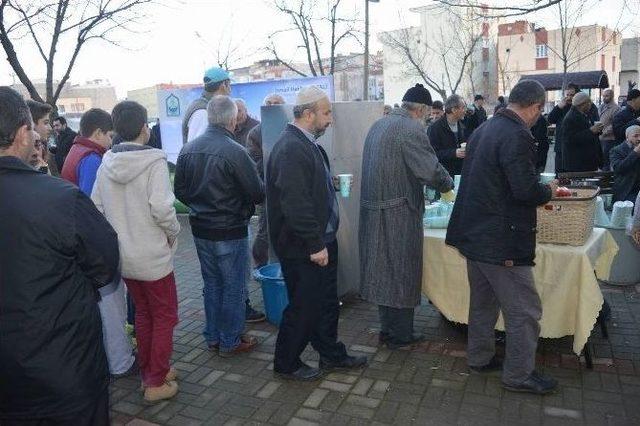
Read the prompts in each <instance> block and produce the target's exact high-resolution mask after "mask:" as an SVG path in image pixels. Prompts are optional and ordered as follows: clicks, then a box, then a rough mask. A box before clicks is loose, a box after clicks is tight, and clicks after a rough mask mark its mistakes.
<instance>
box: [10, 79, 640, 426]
mask: <svg viewBox="0 0 640 426" xmlns="http://www.w3.org/2000/svg"><path fill="white" fill-rule="evenodd" d="M230 93H231V81H230V76H229V74H228V73H227V72H226V71H225V70H223V69H221V68H212V69H210V70H208V71H206V73H205V76H204V79H203V92H202V95H201V96H200V97H199V98H198V99H196V100H195V101H194V102H193V103H192V104H191V105H190V106H189V107H188V109H187V111H186V113H185V116H184V120H183V126H182V137H183V143H184V146H183V148H182V150H181V151H180V153H179V155H178V159H177V163H176V167H175V181H174V187H173V188H172V186H171V182H170V175H169V169H168V166H167V157H166V154H165V153H164V151H162V150H161V149H159V148H158V145H157V144H156V142H158V143H159V141H160V138H159V135H157V136H155V137H154V135H153V132H154V131H153V130H152V129H150V128H149V124H148V117H147V111H146V110H145V108H144V107H143V106H141V105H140V104H138V103H136V102H132V101H123V102H120V103H118V104H117V105H116V106H115V107H114V108H113V111H112V112H111V113H109V112H107V111H104V110H101V109H91V110H89V111H87V112H86V113H85V114H84V115H83V116H82V118H81V120H80V129H79V133H78V134H75V132H73V131H72V130H71V129H70V128H69V127H68V124H67V122H66V121H65V119H64V118H63V117H56V118H55V119H54V120H53V131H54V132H55V138H56V141H57V143H56V146H55V149H54V150H49V149H48V148H47V143H46V141H47V140H48V139H49V137H50V133H51V132H52V127H51V124H50V122H49V120H50V117H51V112H52V108H51V106H48V105H45V104H41V103H37V102H35V101H26V102H25V101H24V100H23V99H22V97H21V96H20V95H19V94H18V93H16V92H15V91H13V90H12V89H10V88H7V87H1V88H0V176H1V178H0V198H2V199H3V203H2V204H1V205H0V253H2V255H3V256H2V261H1V262H2V267H1V268H0V285H1V286H2V289H1V292H2V297H1V298H0V312H1V313H2V315H1V316H0V335H1V336H2V340H1V341H0V377H2V380H0V422H1V423H2V424H3V425H5V424H6V425H35V424H38V425H42V424H45V425H48V424H69V425H72V424H73V425H85V424H86V425H101V424H108V421H109V420H108V419H109V403H108V399H109V398H108V395H109V394H108V384H109V380H110V378H117V377H123V376H132V375H139V377H140V379H141V382H140V390H141V392H143V395H144V399H145V400H146V401H147V402H150V403H153V402H157V401H161V400H165V399H169V398H172V397H173V396H175V395H176V394H177V393H178V389H179V385H178V372H177V371H176V369H175V368H173V367H172V366H171V364H170V359H171V354H172V350H173V329H174V327H175V326H176V325H177V323H178V297H177V290H176V279H175V275H174V255H175V252H176V249H177V240H178V234H179V233H180V224H179V222H178V219H177V216H176V211H175V208H174V202H175V200H176V198H177V199H178V200H180V201H181V202H183V203H184V204H185V205H187V206H188V207H189V209H190V214H189V223H190V227H191V232H192V235H193V239H194V243H195V248H196V251H197V255H198V259H199V262H200V267H201V273H202V278H203V282H204V286H203V301H204V312H205V324H204V329H203V337H204V341H205V344H206V346H207V348H208V349H209V350H210V351H211V352H213V353H216V354H217V355H218V356H220V357H223V358H229V357H235V356H241V355H242V354H243V353H246V352H249V351H252V350H254V349H255V348H256V346H257V345H258V343H259V342H258V340H257V339H256V338H255V337H254V336H251V335H248V334H245V323H247V322H256V321H262V320H264V319H265V316H264V314H263V313H262V312H259V311H256V310H255V309H254V308H253V307H252V306H251V304H250V301H249V297H248V287H247V285H248V281H249V273H250V269H251V267H250V265H251V264H253V265H254V267H261V266H264V265H266V264H267V263H268V261H269V247H270V246H271V247H272V248H273V251H274V252H275V255H276V256H277V258H278V260H279V262H280V264H281V268H282V274H283V277H284V280H285V282H286V287H287V293H288V298H289V304H288V306H287V307H286V308H285V310H284V313H283V318H282V322H281V324H280V329H279V332H278V338H277V341H276V347H275V356H274V368H273V371H274V373H275V374H276V375H277V376H279V377H280V378H282V379H285V380H295V381H307V380H317V379H319V378H320V377H322V376H323V374H324V373H326V372H328V371H332V370H349V369H358V368H362V367H364V366H366V365H367V363H368V359H367V357H365V356H354V355H351V354H349V353H348V352H347V350H346V347H345V345H344V344H343V343H341V342H340V340H339V338H338V321H339V315H340V309H339V301H338V294H337V292H338V290H337V271H338V250H339V247H338V242H337V238H336V235H337V233H338V230H339V226H340V209H339V204H338V200H337V197H336V190H337V189H339V185H338V181H337V179H336V177H335V176H334V174H333V173H332V170H331V164H330V161H329V156H328V155H327V153H326V152H325V150H324V149H323V148H322V146H321V145H320V144H319V143H318V138H320V137H321V136H322V135H323V134H324V133H325V131H326V129H327V128H328V127H329V126H330V125H331V124H332V122H333V115H332V107H331V102H330V100H329V97H328V96H327V94H326V93H325V92H324V91H323V90H321V89H319V88H318V87H316V86H308V87H304V88H302V89H301V90H300V91H299V93H298V94H297V97H296V100H295V103H294V105H293V117H294V118H293V121H292V122H291V123H289V124H288V125H287V126H286V128H285V130H284V131H283V132H282V134H281V135H280V136H279V139H278V141H277V142H276V144H275V145H274V147H273V149H272V151H271V153H270V155H269V157H268V159H267V160H266V161H265V159H264V154H263V149H262V132H261V124H260V123H259V122H258V121H257V120H255V119H254V118H252V117H250V116H249V114H248V112H247V108H246V105H245V103H244V102H243V101H242V100H241V99H232V98H231V97H230ZM501 98H502V99H499V103H498V105H497V106H496V107H495V109H494V114H493V117H492V118H489V119H488V117H487V112H486V110H485V107H484V102H485V100H484V98H483V97H482V96H480V95H477V96H475V98H474V101H473V104H472V105H471V106H467V105H466V103H465V101H464V99H463V98H462V97H460V96H459V95H455V94H454V95H451V96H449V97H448V98H447V99H445V100H444V102H440V101H435V102H434V101H433V100H432V98H431V94H430V93H429V91H428V90H427V89H426V88H425V87H423V86H422V85H420V84H417V85H415V86H414V87H411V88H409V89H408V90H407V91H406V93H405V95H404V97H403V99H402V103H401V104H400V105H398V106H397V107H396V108H389V109H385V112H384V116H383V117H381V118H380V119H379V120H377V121H376V122H375V123H374V124H373V125H372V127H371V128H370V130H369V132H368V135H367V137H366V140H365V144H364V152H363V159H362V179H361V181H362V183H361V185H362V186H361V199H360V228H359V231H358V239H359V250H360V253H359V257H360V275H361V287H360V294H361V296H362V297H363V299H365V300H367V301H369V302H371V303H373V304H375V305H377V307H378V311H379V318H380V334H379V342H380V344H381V345H385V346H387V347H388V348H390V349H392V350H395V349H407V348H411V347H413V346H414V345H416V344H419V343H420V342H422V341H424V340H425V337H424V336H423V335H421V334H420V333H419V332H418V331H417V330H415V328H414V310H415V308H416V306H418V305H419V304H420V300H421V281H422V268H423V265H422V256H423V253H422V250H423V241H422V238H423V235H422V232H421V230H422V215H423V212H424V206H425V199H424V191H423V188H424V186H427V187H429V188H432V189H435V190H436V191H438V192H439V193H440V197H441V198H442V199H443V200H444V201H450V202H452V201H454V200H455V201H456V202H455V204H454V208H453V213H452V217H451V222H450V225H449V228H448V232H447V243H448V244H450V245H452V246H454V247H456V248H457V249H458V250H459V251H460V253H462V254H463V255H464V256H465V257H466V259H467V268H468V278H469V283H470V288H471V303H470V311H469V342H468V365H469V368H470V370H471V371H473V372H475V373H480V374H482V373H485V372H490V371H495V370H501V371H502V383H503V386H504V387H505V388H506V389H508V390H511V391H518V392H532V393H537V394H545V393H548V392H551V391H553V390H554V389H555V387H556V386H557V382H556V381H555V380H554V379H553V378H550V377H547V376H544V375H542V374H540V373H539V372H537V371H536V370H535V353H536V347H537V341H538V335H539V332H540V327H539V320H540V318H541V315H542V308H541V304H540V298H539V296H538V294H537V292H536V290H535V286H534V282H533V272H532V271H533V261H534V257H535V244H536V241H535V229H536V207H537V206H539V205H542V204H545V203H546V202H548V201H549V200H550V199H551V197H552V196H553V194H554V192H555V190H556V189H557V181H552V182H550V183H548V184H542V183H540V181H539V179H538V174H539V173H540V171H541V170H544V167H545V164H546V156H547V151H548V149H549V140H548V136H547V128H548V123H547V121H546V119H545V118H544V117H543V116H542V110H543V108H544V105H545V91H544V88H543V87H542V86H541V85H540V84H539V83H537V82H534V81H529V80H524V81H521V82H519V83H518V84H517V85H516V86H515V87H514V88H513V89H512V91H511V93H510V95H509V97H508V100H505V99H504V97H501ZM284 103H285V100H284V99H283V98H282V97H281V96H279V95H277V94H272V95H269V96H267V97H266V98H265V100H264V105H266V106H269V105H281V104H284ZM639 115H640V91H638V90H635V89H634V90H631V91H630V92H629V94H628V96H627V104H626V106H625V107H623V108H619V107H618V106H617V105H615V104H614V103H613V93H612V92H611V91H605V96H604V98H603V104H602V105H601V106H600V108H599V109H598V108H595V107H594V105H593V103H592V102H591V100H590V98H589V96H587V95H586V94H584V93H582V92H580V91H579V90H578V88H577V87H575V86H570V87H569V88H568V89H567V90H566V92H565V98H564V99H563V100H562V101H561V102H560V103H559V104H558V105H557V106H556V107H555V108H554V109H553V110H552V111H551V113H550V114H549V116H548V120H549V122H551V123H554V124H556V148H555V149H556V168H557V170H558V171H593V170H596V169H598V168H603V169H606V168H607V167H610V168H611V169H612V170H613V172H614V173H616V180H615V182H616V196H615V197H616V199H620V200H633V201H635V199H636V196H637V194H638V189H639V187H640V122H638V118H637V117H638V116H639ZM156 127H158V126H156ZM154 129H155V128H154ZM156 131H157V130H156ZM114 141H117V142H118V143H114ZM154 141H155V142H154ZM540 151H542V152H540ZM49 154H52V155H51V156H49ZM51 174H53V175H57V174H59V175H60V176H61V177H62V179H57V178H55V177H52V176H49V175H51ZM455 175H462V183H461V185H460V187H459V188H454V180H453V177H454V176H455ZM456 193H457V194H456ZM174 194H175V195H174ZM265 198H266V199H268V200H269V202H268V204H265ZM42 206H46V209H47V212H48V218H49V219H51V220H46V221H45V220H43V218H42V216H41V215H42ZM256 213H257V215H258V227H257V228H258V229H257V232H256V235H255V236H253V237H251V236H250V233H249V229H250V226H249V224H250V220H251V218H252V216H254V214H256ZM505 215H506V216H505ZM634 235H635V234H634ZM269 238H270V241H269ZM639 238H640V234H639ZM252 240H253V246H252V247H250V244H251V242H252ZM125 288H126V293H127V294H128V297H130V299H131V301H132V304H133V305H134V306H135V322H134V323H135V336H136V342H137V348H136V351H135V352H134V349H133V347H132V344H131V341H130V339H129V336H128V334H127V332H126V330H125V327H124V325H125V322H126V312H125V302H124V300H125ZM500 311H502V312H503V314H504V316H505V324H506V336H507V339H506V342H507V343H506V353H505V358H504V359H501V358H500V357H498V356H496V353H495V339H494V325H495V323H496V319H497V316H498V314H499V312H500ZM309 344H311V346H312V347H313V349H315V350H316V351H317V352H318V353H319V363H318V366H317V367H314V366H311V365H309V364H307V363H305V362H304V361H303V360H302V359H301V354H302V352H303V351H304V350H305V348H306V347H307V346H308V345H309Z"/></svg>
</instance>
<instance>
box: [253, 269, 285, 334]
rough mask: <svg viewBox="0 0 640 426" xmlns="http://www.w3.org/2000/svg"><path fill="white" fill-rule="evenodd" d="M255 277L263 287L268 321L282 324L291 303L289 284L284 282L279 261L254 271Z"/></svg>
mask: <svg viewBox="0 0 640 426" xmlns="http://www.w3.org/2000/svg"><path fill="white" fill-rule="evenodd" d="M253 276H254V277H255V279H256V280H257V281H258V282H259V283H260V286H261V287H262V299H263V300H264V311H265V314H266V315H267V321H269V322H270V323H271V324H274V325H278V326H279V325H280V321H282V312H283V311H284V308H286V307H287V305H288V304H289V297H288V296H287V286H286V285H285V283H284V277H283V276H282V269H281V268H280V264H279V263H271V264H269V265H266V266H263V267H262V268H259V269H258V270H256V271H255V272H254V273H253Z"/></svg>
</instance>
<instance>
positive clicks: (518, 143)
mask: <svg viewBox="0 0 640 426" xmlns="http://www.w3.org/2000/svg"><path fill="white" fill-rule="evenodd" d="M544 100H545V91H544V87H542V85H541V84H540V83H538V82H536V81H532V80H523V81H520V82H519V83H518V84H516V85H515V86H514V87H513V89H512V90H511V94H510V95H509V104H508V106H507V108H504V109H502V110H500V111H498V112H497V113H496V115H495V116H494V117H493V119H491V120H490V121H489V122H488V123H487V124H486V125H485V126H483V127H482V128H480V129H478V130H477V131H476V132H475V133H474V134H473V135H472V136H471V139H470V140H469V149H468V150H467V158H466V159H465V164H464V169H463V170H462V184H461V187H460V190H459V192H458V197H457V200H456V204H455V205H454V207H453V213H452V215H451V221H450V222H449V228H448V230H447V239H446V242H447V244H449V245H452V246H454V247H456V248H457V249H458V250H459V251H460V253H461V254H462V255H463V256H465V257H466V258H467V273H468V278H469V285H470V287H471V299H470V305H469V337H468V339H469V342H468V345H467V353H468V355H467V362H468V365H469V367H470V369H471V370H472V371H475V372H488V371H493V370H500V369H502V384H503V387H505V388H506V389H508V390H511V391H517V392H533V393H537V394H545V393H549V392H551V391H552V390H553V389H555V387H556V386H557V382H556V381H555V380H554V379H551V378H548V377H544V376H543V375H541V374H539V373H537V372H536V371H535V370H534V368H535V357H536V346H537V343H538V335H539V333H540V325H539V321H540V318H541V316H542V306H541V303H540V297H539V296H538V293H537V291H536V287H535V285H534V281H533V265H534V263H533V260H534V257H535V248H536V206H539V205H542V204H545V203H547V202H548V201H549V200H550V199H551V196H552V194H553V193H554V192H555V189H556V188H557V181H553V182H552V183H550V184H549V185H543V184H541V183H540V182H539V180H538V174H537V172H536V167H535V162H536V150H535V140H534V139H533V136H532V135H531V133H530V132H529V129H530V128H531V127H532V126H533V125H534V124H535V122H536V121H537V120H538V117H539V116H540V111H541V110H542V107H543V105H544ZM500 311H502V313H503V315H504V320H505V325H506V333H507V347H506V353H505V360H504V366H503V365H502V361H501V360H500V359H499V358H497V357H496V355H495V337H494V326H495V325H496V321H497V320H498V315H499V313H500Z"/></svg>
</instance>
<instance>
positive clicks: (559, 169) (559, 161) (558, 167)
mask: <svg viewBox="0 0 640 426" xmlns="http://www.w3.org/2000/svg"><path fill="white" fill-rule="evenodd" d="M556 143H557V142H556ZM555 163H556V164H555V166H556V174H557V173H562V172H564V167H563V165H562V153H561V152H558V151H556V161H555Z"/></svg>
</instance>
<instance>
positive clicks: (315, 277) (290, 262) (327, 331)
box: [274, 241, 347, 373]
mask: <svg viewBox="0 0 640 426" xmlns="http://www.w3.org/2000/svg"><path fill="white" fill-rule="evenodd" d="M327 250H328V252H329V264H328V265H327V266H325V267H321V266H318V265H317V264H315V263H313V262H311V261H310V260H309V259H281V260H280V263H281V265H282V274H283V276H284V279H285V282H286V284H287V293H288V295H289V305H288V306H287V307H286V309H285V310H284V313H283V316H282V322H281V323H280V331H279V332H278V339H277V341H276V351H275V357H274V370H275V371H276V372H278V373H293V372H294V371H296V370H297V369H298V368H300V367H301V366H302V364H303V362H302V360H300V354H302V352H303V351H304V349H305V348H306V347H307V344H309V343H311V346H312V347H313V348H314V349H315V350H316V351H318V353H319V354H320V357H321V358H323V359H326V360H328V361H341V360H342V359H344V358H345V357H346V356H347V351H346V348H345V346H344V344H342V343H340V342H338V317H339V315H340V307H339V304H338V287H337V284H338V243H337V242H335V241H334V242H333V243H330V244H327Z"/></svg>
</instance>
